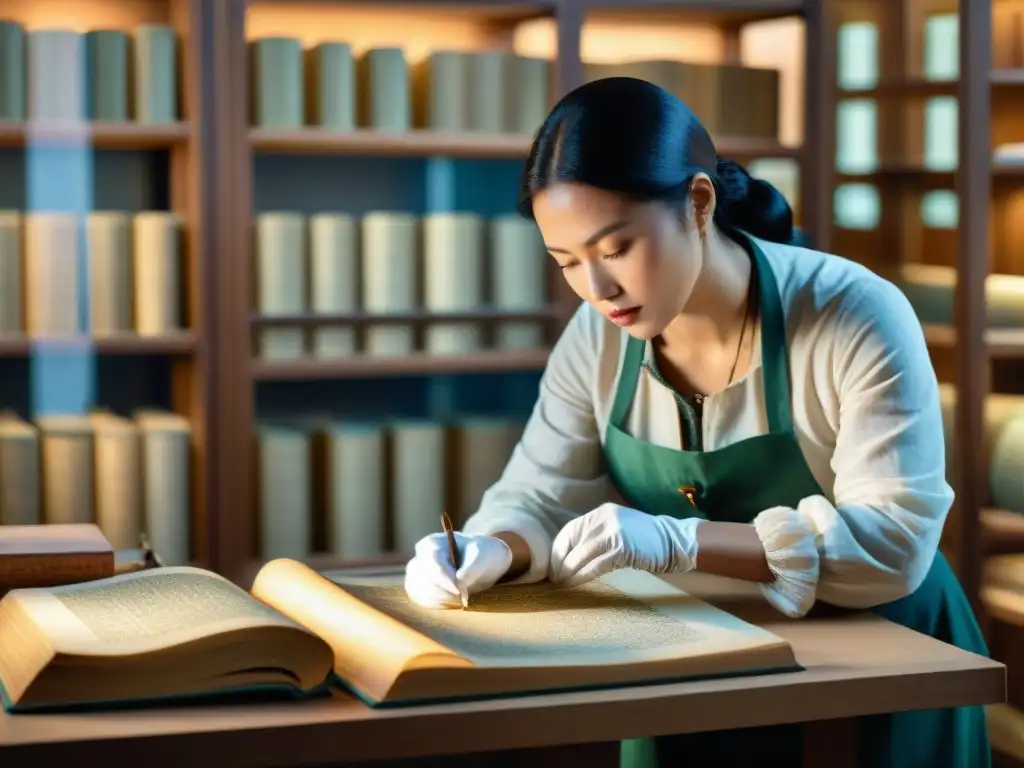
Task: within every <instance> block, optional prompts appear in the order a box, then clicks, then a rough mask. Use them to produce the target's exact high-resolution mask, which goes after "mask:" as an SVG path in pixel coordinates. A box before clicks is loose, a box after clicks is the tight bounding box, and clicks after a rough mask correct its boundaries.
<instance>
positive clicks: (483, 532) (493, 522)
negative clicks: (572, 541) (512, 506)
mask: <svg viewBox="0 0 1024 768" xmlns="http://www.w3.org/2000/svg"><path fill="white" fill-rule="evenodd" d="M463 532H464V533H469V534H475V535H477V536H493V535H494V534H496V533H502V532H505V533H515V534H517V535H519V536H521V537H522V539H523V541H525V542H526V546H527V548H528V549H529V550H530V568H529V570H527V571H526V573H523V574H521V575H520V576H518V577H516V578H515V579H510V580H509V581H506V582H504V583H505V584H533V583H535V582H538V581H542V580H543V579H546V578H547V575H548V563H549V562H550V560H551V542H552V541H553V538H552V536H551V535H550V534H549V533H548V531H547V529H546V528H545V527H544V525H543V523H541V522H540V521H539V520H537V518H535V517H533V516H532V515H530V514H527V513H526V512H516V511H511V510H503V511H501V512H496V513H493V514H489V515H487V516H486V517H485V518H481V517H480V516H479V515H474V516H473V517H471V518H470V519H469V520H467V521H466V524H465V525H464V526H463Z"/></svg>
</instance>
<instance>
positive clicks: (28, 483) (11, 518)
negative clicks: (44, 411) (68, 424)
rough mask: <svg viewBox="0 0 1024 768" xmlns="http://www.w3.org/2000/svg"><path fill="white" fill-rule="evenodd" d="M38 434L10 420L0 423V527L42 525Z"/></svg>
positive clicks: (31, 428)
mask: <svg viewBox="0 0 1024 768" xmlns="http://www.w3.org/2000/svg"><path fill="white" fill-rule="evenodd" d="M39 480H40V467H39V432H38V430H37V429H36V428H35V426H33V425H31V424H28V423H26V422H23V421H21V420H19V419H15V418H13V417H6V418H4V419H2V420H0V525H39V524H40V523H42V522H43V515H42V491H41V488H40V485H39Z"/></svg>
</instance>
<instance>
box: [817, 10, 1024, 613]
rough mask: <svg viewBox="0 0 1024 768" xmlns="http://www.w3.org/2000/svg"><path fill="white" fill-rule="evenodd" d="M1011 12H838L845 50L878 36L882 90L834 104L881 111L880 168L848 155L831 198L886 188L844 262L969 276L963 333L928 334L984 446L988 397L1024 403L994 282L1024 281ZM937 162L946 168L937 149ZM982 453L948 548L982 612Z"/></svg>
mask: <svg viewBox="0 0 1024 768" xmlns="http://www.w3.org/2000/svg"><path fill="white" fill-rule="evenodd" d="M998 5H999V4H998V3H996V4H992V3H987V2H982V3H973V4H972V3H960V4H959V9H958V8H957V5H956V4H955V3H949V2H941V1H940V0H928V1H927V2H920V3H908V2H895V3H891V4H884V5H883V4H869V3H857V2H853V1H852V0H838V2H835V3H832V4H831V5H830V7H829V8H830V14H829V18H828V26H829V28H830V29H831V30H832V34H834V35H835V36H837V38H838V37H839V36H840V35H841V34H842V31H843V30H842V28H843V27H844V26H845V27H847V28H848V29H852V28H853V26H854V25H858V24H859V25H865V24H867V25H871V26H873V27H874V29H875V30H876V31H877V51H878V59H877V68H876V69H875V71H874V77H873V78H870V77H869V79H872V80H873V82H867V83H857V84H855V85H852V86H849V87H845V88H844V87H842V86H843V84H842V81H841V79H837V81H836V82H835V84H834V88H833V91H832V94H831V97H830V98H829V99H828V100H827V101H826V102H825V103H823V104H822V105H820V106H821V109H824V110H831V111H835V110H837V109H838V108H839V107H840V105H841V104H843V103H853V101H854V100H857V101H860V102H861V103H865V102H873V103H874V104H875V105H877V106H876V109H877V118H876V119H877V163H876V165H875V167H874V168H869V169H865V170H863V171H860V170H858V171H855V172H854V171H851V170H849V169H847V168H843V167H842V165H843V164H842V162H841V161H840V160H839V159H838V158H839V157H840V156H841V152H840V155H838V156H837V164H836V166H837V167H835V168H834V170H833V174H832V179H831V181H832V192H831V193H828V196H829V197H831V196H832V195H834V194H835V193H836V191H837V190H838V189H839V188H840V187H842V186H844V185H853V184H857V185H866V186H869V187H871V188H873V189H874V190H876V193H875V194H876V196H877V197H876V199H877V200H878V205H877V207H878V213H879V218H878V220H877V222H876V224H875V225H874V226H873V227H868V226H864V227H861V228H859V231H858V230H855V229H848V228H844V225H843V224H842V223H841V221H840V218H839V214H840V213H841V212H839V211H838V210H837V220H836V222H835V223H834V224H833V227H832V232H831V237H832V241H833V242H832V250H834V251H836V252H838V253H841V254H842V255H845V256H851V257H853V258H858V257H862V259H863V260H864V261H865V263H869V265H870V266H873V267H877V268H882V269H887V270H892V269H897V270H898V267H899V264H901V263H904V262H923V263H928V264H940V265H944V266H948V267H953V268H955V270H956V273H955V274H956V292H957V299H956V302H957V303H958V305H959V309H958V310H957V312H956V323H955V327H954V326H950V327H944V328H939V327H926V329H925V331H926V333H925V336H926V339H927V341H928V343H929V346H930V347H931V348H932V351H933V360H934V361H935V364H936V370H937V372H938V374H939V377H940V379H942V380H945V381H948V382H951V383H954V384H955V385H956V387H957V390H958V392H959V393H960V397H958V409H957V416H956V419H957V421H956V433H957V436H958V441H960V442H962V443H965V444H967V445H971V446H974V445H980V444H981V443H982V434H983V429H984V426H983V418H982V400H983V398H984V397H985V394H986V393H987V392H988V391H989V390H990V388H992V389H995V390H997V391H998V390H1000V389H1001V388H1003V387H1005V386H1009V387H1010V391H1019V390H1018V389H1017V388H1016V386H1015V385H1014V384H1013V383H1012V381H1011V380H1012V378H1014V377H1015V376H1019V374H1020V373H1021V372H1020V370H1019V367H1017V368H1014V367H1013V366H1014V365H1018V364H1017V363H1015V362H1014V361H1019V360H1021V359H1022V357H1024V329H1017V328H986V327H985V324H986V319H985V312H986V310H985V302H986V299H985V288H984V284H985V281H986V276H987V275H988V274H989V273H1005V274H1024V259H1022V258H1021V256H1020V254H1019V253H1018V251H1019V250H1020V249H1019V247H1018V246H1016V245H1015V244H1014V242H1015V240H1017V239H1019V238H1017V237H1016V235H1015V234H1014V233H1013V232H1012V231H1011V221H1013V218H1012V217H1013V216H1014V211H1015V210H1016V209H1015V208H1014V206H1015V205H1016V199H1017V196H1018V194H1019V193H1018V189H1019V181H1020V179H1021V178H1022V177H1024V164H1021V163H1017V162H1014V161H1012V160H1007V159H1004V158H997V157H995V155H994V151H995V149H996V147H997V146H998V145H999V144H1000V143H1003V142H1008V141H1015V140H1024V134H1021V133H1020V131H1019V130H1018V131H1017V132H1016V133H1015V132H1014V130H1015V126H1017V125H1019V124H1020V117H1021V111H1020V108H1019V107H1018V106H1016V105H1019V104H1020V103H1022V102H1021V98H1022V96H1024V61H1010V62H1009V63H1008V59H1012V58H1013V56H1014V55H1015V54H1012V53H1010V52H1009V50H1010V49H1008V48H1006V45H1007V43H1006V41H1005V40H1003V41H1002V42H1001V39H1000V37H999V30H998V29H997V28H996V23H995V22H994V21H993V17H994V14H995V9H996V7H997V6H998ZM1001 8H1002V9H1003V10H1002V11H1000V12H1012V9H1010V4H1005V5H1003V6H1001ZM941 14H947V15H948V14H955V15H956V18H957V23H958V25H959V34H958V38H959V52H958V59H957V61H952V60H951V61H950V62H948V64H949V65H951V66H952V65H956V66H953V67H952V70H953V71H951V72H943V73H941V74H936V73H934V72H929V71H926V70H927V67H926V64H925V58H924V57H925V56H926V45H927V42H926V40H925V24H926V19H927V18H929V17H931V16H937V15H941ZM851 45H852V43H851ZM1016 45H1017V46H1018V47H1019V45H1020V43H1019V42H1018V43H1016ZM1000 46H1002V47H1000ZM837 50H838V46H837ZM836 67H837V68H838V67H840V62H838V61H837V62H836ZM951 97H952V98H956V99H957V103H958V110H957V113H958V117H957V118H956V120H957V124H956V125H955V126H954V128H955V130H956V131H957V133H958V141H957V147H956V155H957V157H956V158H955V159H954V160H953V163H952V167H936V165H935V163H934V162H931V163H930V162H928V149H927V147H926V144H925V142H926V137H925V128H926V120H927V117H926V106H927V105H928V104H932V105H935V104H936V103H937V102H936V101H935V100H936V99H942V98H947V99H948V98H951ZM936 130H938V129H936ZM840 149H841V148H840ZM932 153H933V154H932V156H933V158H934V156H935V155H934V153H935V150H934V148H933V150H932ZM936 191H938V192H940V193H944V192H946V191H952V192H955V194H956V198H957V199H958V201H959V205H958V207H959V211H958V216H957V218H956V221H953V222H950V223H949V224H947V225H946V227H947V228H946V229H929V227H927V226H925V225H924V224H923V223H922V219H921V213H920V211H921V210H922V209H921V207H920V206H921V205H922V203H923V199H924V197H925V195H927V194H928V193H930V192H932V193H934V192H936ZM990 201H991V205H990ZM837 205H838V203H837ZM915 217H916V221H915ZM1016 218H1017V220H1019V215H1018V216H1017V217H1016ZM979 253H980V254H988V255H989V256H988V259H985V258H978V254H979ZM986 360H988V361H1000V365H1001V368H1000V370H1001V371H1003V373H1002V375H1001V379H1000V378H998V377H997V379H992V380H991V381H990V379H991V371H990V370H989V366H988V365H986V363H985V362H984V361H986ZM1006 365H1009V366H1010V367H1009V368H1007V367H1006ZM1014 371H1016V374H1014V373H1013V372H1014ZM970 453H971V456H970V459H969V460H968V461H965V462H964V463H963V466H962V467H961V472H962V476H961V477H960V478H959V479H958V480H957V483H956V486H957V504H956V508H955V510H954V513H953V514H952V515H951V524H950V525H949V526H947V533H948V534H949V536H948V537H947V539H948V541H947V542H946V544H945V546H948V547H949V550H950V552H951V553H953V554H954V556H955V567H956V569H957V570H958V572H959V575H960V577H961V579H962V580H963V582H964V585H965V588H966V589H967V591H968V593H969V594H970V595H972V599H974V600H975V604H976V605H977V601H976V596H977V589H978V584H979V581H978V580H979V578H980V560H979V558H980V557H981V552H982V549H983V547H982V533H981V532H980V523H979V514H980V511H981V510H982V509H983V508H984V507H985V506H986V504H987V500H988V491H987V488H988V464H987V461H988V457H986V456H982V455H981V454H982V453H983V452H981V451H971V452H970ZM1022 512H1024V510H1022Z"/></svg>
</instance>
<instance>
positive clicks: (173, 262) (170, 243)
mask: <svg viewBox="0 0 1024 768" xmlns="http://www.w3.org/2000/svg"><path fill="white" fill-rule="evenodd" d="M180 227H181V222H180V221H179V219H178V217H177V215H176V214H174V213H168V212H164V211H144V212H142V213H137V214H135V216H134V218H133V221H132V237H133V244H132V250H133V259H132V261H133V265H132V266H133V270H134V278H135V330H136V332H137V333H138V334H139V335H141V336H164V335H167V334H170V333H175V332H177V331H180V330H181V329H182V311H181V304H182V301H181V284H182V280H181V261H182V252H181V235H180Z"/></svg>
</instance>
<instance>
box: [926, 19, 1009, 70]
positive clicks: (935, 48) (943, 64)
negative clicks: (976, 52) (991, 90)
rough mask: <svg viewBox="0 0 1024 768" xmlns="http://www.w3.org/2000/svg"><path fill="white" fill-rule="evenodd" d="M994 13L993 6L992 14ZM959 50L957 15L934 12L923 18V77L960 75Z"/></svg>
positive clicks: (958, 22) (958, 21)
mask: <svg viewBox="0 0 1024 768" xmlns="http://www.w3.org/2000/svg"><path fill="white" fill-rule="evenodd" d="M996 13H997V12H996V10H995V8H993V14H994V15H995V14H996ZM997 34H998V33H997ZM959 50H960V17H959V15H958V14H956V13H936V14H931V15H929V16H927V17H926V18H925V20H924V62H923V68H922V69H923V74H924V76H925V78H926V79H928V80H955V79H956V78H958V77H959V76H960V57H959V56H957V55H956V53H955V52H956V51H959ZM994 52H995V51H993V53H994Z"/></svg>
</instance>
